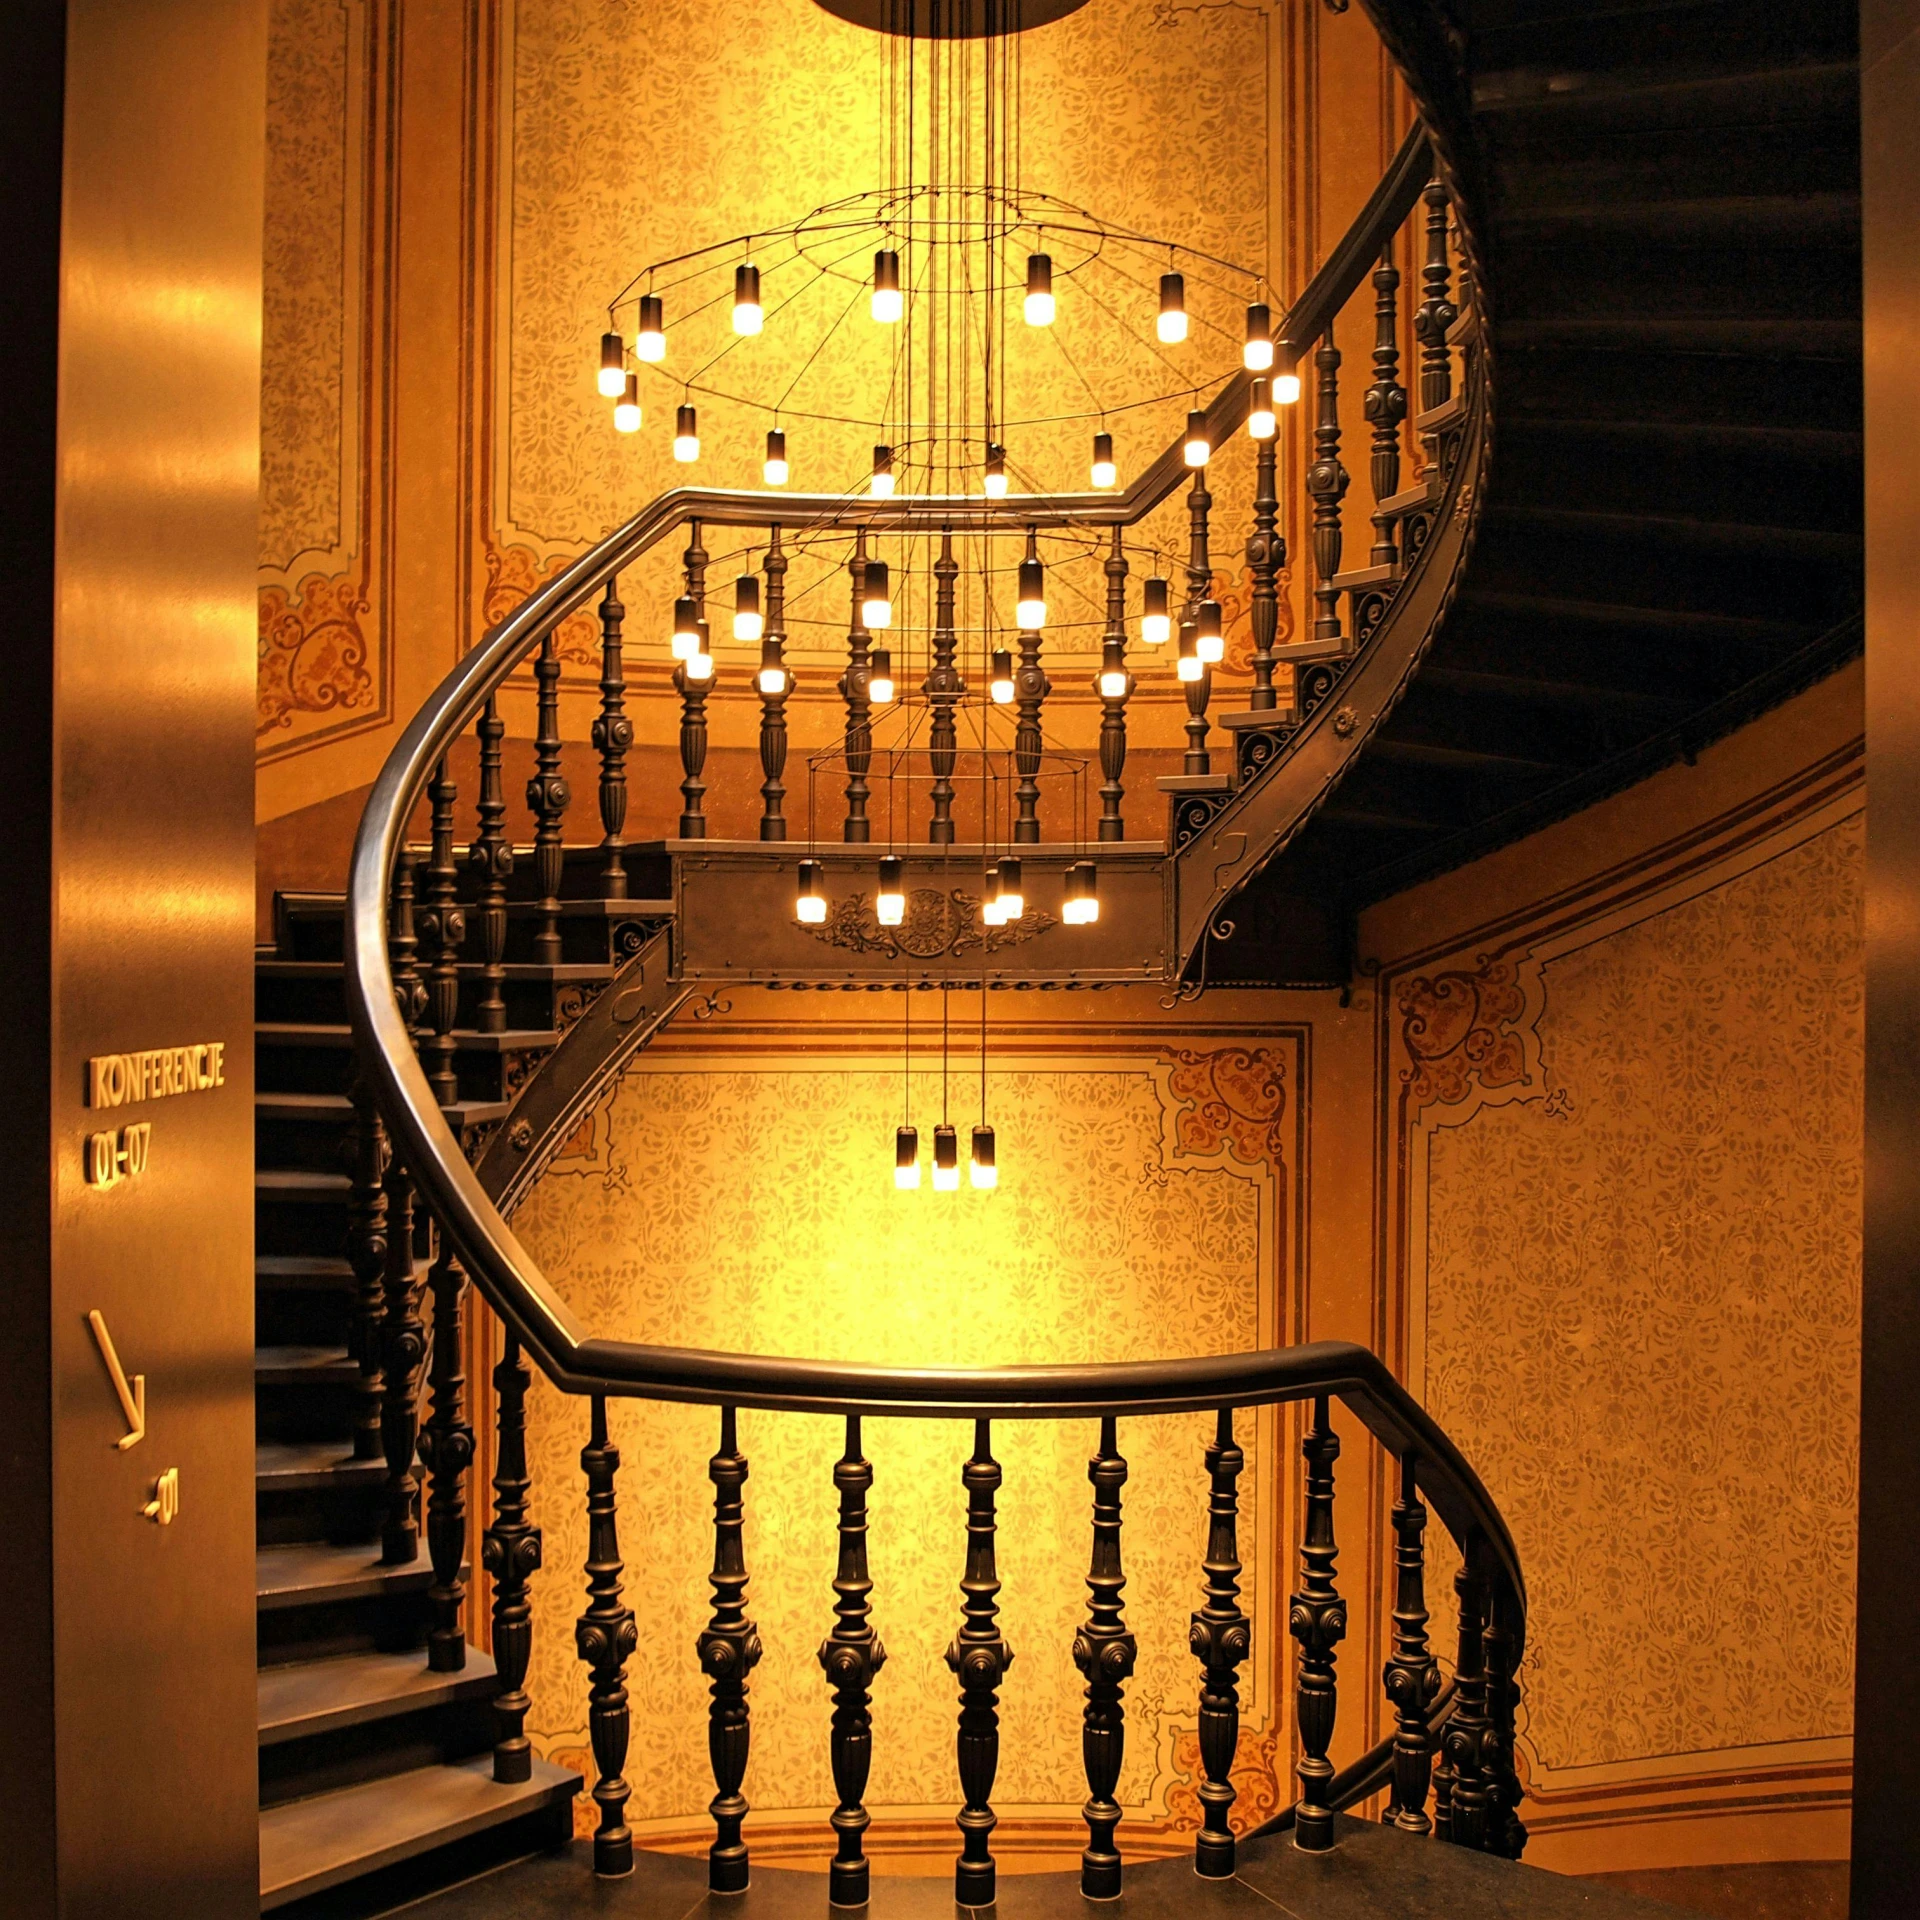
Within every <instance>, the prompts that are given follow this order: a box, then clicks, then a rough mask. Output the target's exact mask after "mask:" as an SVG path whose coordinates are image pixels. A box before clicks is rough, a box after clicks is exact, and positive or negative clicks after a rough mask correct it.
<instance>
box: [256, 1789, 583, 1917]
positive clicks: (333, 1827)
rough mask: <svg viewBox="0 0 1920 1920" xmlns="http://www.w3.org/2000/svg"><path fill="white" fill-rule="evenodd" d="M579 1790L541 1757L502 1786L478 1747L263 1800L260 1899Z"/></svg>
mask: <svg viewBox="0 0 1920 1920" xmlns="http://www.w3.org/2000/svg"><path fill="white" fill-rule="evenodd" d="M579 1789H580V1778H579V1776H578V1775H577V1774H573V1773H569V1772H567V1771H566V1770H565V1769H564V1768H561V1767H555V1766H549V1765H548V1764H547V1763H546V1762H545V1761H542V1760H536V1761H534V1763H533V1778H532V1779H531V1780H528V1781H526V1782H525V1783H524V1784H522V1785H519V1786H501V1785H500V1784H498V1783H497V1782H496V1781H495V1780H494V1778H493V1758H492V1756H491V1755H490V1754H482V1755H480V1756H479V1757H478V1758H476V1759H473V1760H461V1761H457V1762H455V1763H454V1764H453V1765H451V1766H439V1767H420V1768H417V1769H416V1770H414V1771H413V1772H411V1773H399V1774H390V1775H388V1776H386V1777H385V1778H383V1779H375V1780H361V1781H357V1782H355V1783H354V1785H352V1786H350V1787H340V1788H336V1789H335V1790H334V1791H333V1792H331V1793H319V1794H315V1795H313V1796H312V1797H311V1798H310V1799H306V1800H289V1801H287V1802H285V1803H284V1804H283V1805H281V1806H277V1807H266V1808H263V1809H262V1810H261V1814H260V1903H261V1906H262V1907H263V1908H270V1907H277V1906H284V1905H285V1904H286V1903H287V1902H288V1901H290V1900H296V1899H299V1898H301V1897H303V1896H305V1895H307V1894H313V1893H320V1892H323V1891H324V1890H325V1889H326V1888H328V1887H335V1886H338V1885H340V1884H341V1882H343V1881H346V1880H353V1879H358V1878H359V1877H360V1876H361V1875H362V1874H367V1873H372V1872H374V1871H376V1870H377V1869H378V1868H381V1867H387V1866H392V1865H393V1864H395V1863H396V1862H397V1861H401V1860H411V1859H414V1858H416V1857H417V1856H418V1855H420V1854H423V1853H426V1852H429V1851H430V1850H431V1849H433V1848H435V1847H440V1846H445V1845H447V1844H448V1843H449V1842H451V1841H454V1840H461V1839H464V1838H466V1836H467V1835H469V1834H473V1833H481V1832H484V1831H485V1830H486V1829H487V1828H489V1827H496V1826H499V1825H501V1824H503V1823H504V1822H506V1821H508V1820H513V1819H517V1818H518V1817H519V1816H520V1815H522V1814H527V1813H533V1812H536V1811H537V1810H539V1809H540V1808H541V1807H544V1806H548V1805H551V1804H552V1803H553V1802H555V1801H556V1800H558V1801H565V1800H570V1799H572V1798H573V1796H574V1795H575V1794H576V1793H577V1792H578V1791H579Z"/></svg>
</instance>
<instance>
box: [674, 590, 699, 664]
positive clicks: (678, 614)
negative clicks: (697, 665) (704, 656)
mask: <svg viewBox="0 0 1920 1920" xmlns="http://www.w3.org/2000/svg"><path fill="white" fill-rule="evenodd" d="M699 651H700V608H699V604H698V603H697V602H696V601H693V600H689V599H688V598H687V597H686V596H685V595H684V594H683V595H682V596H681V597H680V598H679V599H678V600H676V601H675V602H674V603H673V657H674V658H675V659H676V660H691V659H692V658H693V656H694V655H695V654H696V653H698V652H699Z"/></svg>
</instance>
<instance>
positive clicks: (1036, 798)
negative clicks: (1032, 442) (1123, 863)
mask: <svg viewBox="0 0 1920 1920" xmlns="http://www.w3.org/2000/svg"><path fill="white" fill-rule="evenodd" d="M1039 557H1040V543H1039V541H1038V540H1037V539H1036V537H1035V536H1034V535H1033V534H1032V533H1031V532H1029V533H1028V535H1027V558H1028V559H1029V560H1037V559H1038V558H1039ZM1052 691H1053V682H1052V681H1051V680H1049V679H1048V678H1047V676H1046V674H1045V673H1044V672H1043V671H1042V669H1041V666H1040V630H1039V628H1037V627H1035V628H1031V629H1029V628H1026V627H1022V628H1021V629H1020V664H1019V666H1018V667H1016V668H1015V669H1014V674H1013V697H1014V699H1015V701H1016V702H1017V703H1018V704H1017V706H1016V708H1015V715H1016V718H1015V721H1014V729H1013V764H1014V770H1015V771H1016V772H1017V773H1018V774H1019V776H1020V778H1019V781H1018V782H1017V783H1016V785H1015V787H1014V790H1013V801H1014V819H1013V839H1014V843H1015V844H1016V845H1018V846H1031V845H1033V844H1035V843H1036V842H1037V841H1038V840H1039V838H1040V760H1041V755H1042V753H1043V751H1044V747H1045V736H1044V734H1043V733H1042V732H1041V729H1040V711H1041V708H1042V707H1043V706H1044V705H1045V704H1046V698H1047V695H1048V694H1049V693H1051V692H1052Z"/></svg>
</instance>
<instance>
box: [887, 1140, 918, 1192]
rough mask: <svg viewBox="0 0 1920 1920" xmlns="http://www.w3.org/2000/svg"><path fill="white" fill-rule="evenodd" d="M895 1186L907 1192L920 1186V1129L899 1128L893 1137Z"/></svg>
mask: <svg viewBox="0 0 1920 1920" xmlns="http://www.w3.org/2000/svg"><path fill="white" fill-rule="evenodd" d="M893 1184H894V1185H895V1186H896V1187H899V1188H900V1189H902V1191H904V1190H906V1189H907V1188H909V1187H917V1186H918V1185H919V1184H920V1129H919V1128H918V1127H897V1128H895V1130H894V1135H893Z"/></svg>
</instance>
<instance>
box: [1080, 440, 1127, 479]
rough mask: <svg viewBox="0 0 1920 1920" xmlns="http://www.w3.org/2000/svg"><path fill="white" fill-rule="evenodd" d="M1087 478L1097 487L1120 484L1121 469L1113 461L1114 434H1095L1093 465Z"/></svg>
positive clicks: (1088, 471)
mask: <svg viewBox="0 0 1920 1920" xmlns="http://www.w3.org/2000/svg"><path fill="white" fill-rule="evenodd" d="M1087 478H1088V479H1090V480H1091V481H1092V482H1093V484H1094V485H1095V486H1096V487H1103V488H1104V487H1112V486H1118V485H1119V482H1120V469H1119V468H1118V467H1117V466H1115V465H1114V463H1113V435H1112V434H1110V433H1096V434H1095V435H1094V436H1093V465H1092V466H1091V467H1090V468H1089V469H1088V470H1087Z"/></svg>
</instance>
